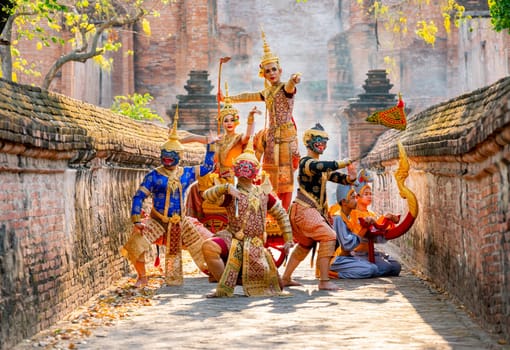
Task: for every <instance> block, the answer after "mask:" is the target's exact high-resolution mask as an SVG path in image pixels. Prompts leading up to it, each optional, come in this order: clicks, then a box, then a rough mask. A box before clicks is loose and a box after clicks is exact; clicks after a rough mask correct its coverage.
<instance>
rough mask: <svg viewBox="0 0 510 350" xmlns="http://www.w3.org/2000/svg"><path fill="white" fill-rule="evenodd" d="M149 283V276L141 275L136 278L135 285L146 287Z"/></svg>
mask: <svg viewBox="0 0 510 350" xmlns="http://www.w3.org/2000/svg"><path fill="white" fill-rule="evenodd" d="M147 283H149V281H148V280H147V277H141V278H139V279H137V280H136V283H135V287H136V288H142V287H145V286H146V285H147Z"/></svg>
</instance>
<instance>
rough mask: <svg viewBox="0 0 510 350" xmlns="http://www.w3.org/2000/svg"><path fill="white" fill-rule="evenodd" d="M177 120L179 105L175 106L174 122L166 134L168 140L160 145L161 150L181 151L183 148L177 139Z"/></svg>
mask: <svg viewBox="0 0 510 350" xmlns="http://www.w3.org/2000/svg"><path fill="white" fill-rule="evenodd" d="M178 120H179V105H177V106H176V107H175V115H174V123H173V126H172V129H170V133H169V135H168V140H167V141H166V142H165V143H163V144H162V145H161V150H162V151H167V152H170V151H176V152H181V151H183V150H184V147H183V146H182V144H181V142H180V141H179V135H177V121H178Z"/></svg>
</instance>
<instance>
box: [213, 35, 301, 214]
mask: <svg viewBox="0 0 510 350" xmlns="http://www.w3.org/2000/svg"><path fill="white" fill-rule="evenodd" d="M262 40H263V43H264V55H263V56H262V59H261V61H260V65H259V68H260V70H259V76H260V77H262V78H264V82H265V89H264V90H262V91H260V92H255V93H242V94H239V95H236V96H231V100H232V102H234V103H238V102H262V101H263V102H265V104H266V111H267V113H268V116H269V123H268V127H267V129H265V130H264V132H263V133H262V134H260V135H258V136H257V137H256V142H255V143H256V148H257V151H259V149H260V148H262V151H263V153H264V155H263V162H262V169H263V170H264V171H266V172H267V173H268V174H269V176H270V179H271V184H272V185H273V188H274V190H275V192H276V194H277V195H278V197H279V198H280V199H281V200H282V204H283V206H284V208H285V209H287V208H288V207H289V205H290V202H291V199H292V192H293V189H294V171H295V170H296V168H297V163H298V161H299V150H298V143H297V138H296V132H297V131H296V124H295V122H294V118H293V116H292V112H293V108H294V95H295V94H296V85H297V84H299V82H300V81H301V74H300V73H296V74H293V75H292V76H291V78H290V79H289V81H287V82H282V81H281V80H280V79H281V75H282V68H281V66H280V60H279V58H278V56H276V55H275V54H273V52H271V49H270V48H269V45H268V44H267V42H266V36H265V33H264V32H262ZM218 98H219V99H220V100H222V99H223V96H222V95H221V93H219V94H218Z"/></svg>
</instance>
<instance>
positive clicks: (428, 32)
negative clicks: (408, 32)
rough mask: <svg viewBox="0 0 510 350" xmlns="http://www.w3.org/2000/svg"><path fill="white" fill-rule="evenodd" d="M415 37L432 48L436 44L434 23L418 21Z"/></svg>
mask: <svg viewBox="0 0 510 350" xmlns="http://www.w3.org/2000/svg"><path fill="white" fill-rule="evenodd" d="M416 26H417V28H418V29H417V30H416V35H418V36H419V37H420V38H422V39H423V41H425V42H426V43H427V44H430V45H432V46H434V43H435V42H436V33H437V26H436V25H435V23H434V21H429V23H427V22H426V21H418V23H417V25H416Z"/></svg>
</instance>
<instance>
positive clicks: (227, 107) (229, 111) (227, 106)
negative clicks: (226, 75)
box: [219, 83, 239, 125]
mask: <svg viewBox="0 0 510 350" xmlns="http://www.w3.org/2000/svg"><path fill="white" fill-rule="evenodd" d="M226 115H232V116H233V117H234V123H235V125H239V111H238V110H237V109H235V108H234V107H233V105H232V100H231V99H230V97H229V96H228V85H227V83H225V101H224V104H223V108H222V109H221V112H220V115H219V118H220V120H219V122H220V123H223V118H225V116H226Z"/></svg>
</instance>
